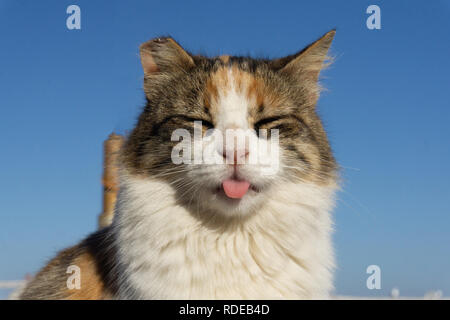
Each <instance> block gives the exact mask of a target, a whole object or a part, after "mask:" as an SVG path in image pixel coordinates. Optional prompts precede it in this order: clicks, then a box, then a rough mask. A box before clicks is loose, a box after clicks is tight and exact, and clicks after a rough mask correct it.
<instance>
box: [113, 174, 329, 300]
mask: <svg viewBox="0 0 450 320" xmlns="http://www.w3.org/2000/svg"><path fill="white" fill-rule="evenodd" d="M120 187H121V189H120V193H119V198H118V199H119V200H118V206H117V209H116V210H117V212H116V217H115V218H114V222H113V228H114V230H115V232H116V238H117V245H118V248H119V250H118V257H117V259H118V261H119V269H118V271H119V273H120V275H119V277H118V281H119V293H118V297H117V298H122V299H139V298H142V299H278V298H293V299H298V298H300V299H301V298H306V299H308V298H327V297H328V294H329V292H330V290H331V289H332V271H333V268H334V259H333V252H332V246H331V240H330V234H331V229H332V222H331V218H330V214H329V211H330V210H331V208H332V206H333V195H334V190H333V188H326V187H318V186H316V185H309V184H290V185H288V184H286V185H285V186H283V187H278V188H277V189H278V190H273V191H272V193H271V194H270V195H268V198H267V203H265V205H264V206H263V208H262V209H260V210H259V211H258V212H256V213H255V214H253V215H251V216H249V217H248V218H247V219H234V220H233V221H232V222H229V221H228V222H225V221H224V220H223V218H221V217H218V216H214V215H211V217H210V218H208V219H205V217H204V216H203V217H202V219H199V218H198V217H197V216H196V214H193V213H191V212H189V211H188V210H186V209H185V208H184V207H182V206H180V205H178V204H177V202H176V198H175V196H174V191H173V190H172V189H171V188H170V187H169V186H168V185H167V184H165V183H162V182H156V181H151V180H142V179H138V178H134V177H130V176H122V177H121V185H120ZM205 215H206V214H205Z"/></svg>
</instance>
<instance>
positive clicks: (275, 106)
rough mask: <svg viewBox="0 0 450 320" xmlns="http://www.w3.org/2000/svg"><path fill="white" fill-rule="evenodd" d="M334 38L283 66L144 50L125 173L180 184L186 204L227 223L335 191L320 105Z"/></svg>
mask: <svg viewBox="0 0 450 320" xmlns="http://www.w3.org/2000/svg"><path fill="white" fill-rule="evenodd" d="M334 34H335V32H334V30H333V31H330V32H328V33H327V34H325V35H324V36H323V37H321V38H320V39H319V40H317V41H316V42H314V43H312V44H311V45H309V46H308V47H306V48H305V49H303V50H302V51H300V52H298V53H296V54H293V55H290V56H287V57H284V58H280V59H274V60H263V59H252V58H248V57H233V56H221V57H215V58H208V57H204V56H196V55H192V54H190V53H188V52H187V51H185V50H184V49H183V48H182V47H181V46H180V45H179V44H178V43H176V42H175V41H174V40H173V39H171V38H158V39H154V40H151V41H149V42H146V43H144V44H143V45H142V46H141V48H140V52H141V62H142V66H143V69H144V74H145V78H144V91H145V94H146V97H147V105H146V107H145V109H144V111H143V112H142V114H141V115H140V117H139V120H138V123H137V125H136V127H135V128H134V130H133V131H132V133H131V134H130V136H129V138H128V139H127V142H126V144H125V147H124V151H123V155H122V162H123V166H124V167H125V168H126V170H127V172H128V173H129V174H133V175H137V176H140V177H141V178H143V179H159V180H161V181H164V182H165V183H167V184H168V185H170V186H172V187H173V188H174V190H175V191H176V195H177V197H178V200H179V201H180V203H181V204H183V205H186V206H190V207H192V208H195V209H199V210H201V211H202V212H208V211H209V212H213V213H220V214H223V215H227V216H231V215H237V214H240V215H245V214H249V213H252V212H254V211H256V210H257V208H258V207H259V206H261V205H263V204H264V201H266V199H267V198H269V197H268V196H269V195H270V194H271V192H273V191H274V188H282V187H283V186H284V185H292V183H294V184H295V183H298V184H309V185H313V186H318V187H322V186H324V187H327V186H330V185H333V184H334V183H335V180H336V174H335V171H336V163H335V160H334V158H333V155H332V152H331V149H330V146H329V143H328V140H327V137H326V134H325V131H324V129H323V127H322V123H321V121H320V119H319V117H318V116H317V113H316V110H315V107H316V103H317V99H318V97H319V91H320V87H319V85H318V83H317V80H318V77H319V73H320V71H321V69H322V68H323V67H324V65H325V64H326V63H327V61H328V59H327V51H328V49H329V47H330V45H331V42H332V39H333V37H334ZM195 121H198V123H197V124H196V125H195V124H194V122H195ZM200 121H201V122H200ZM197 129H198V130H197ZM265 129H266V130H269V131H268V132H267V135H265V134H264V131H265ZM271 129H274V130H275V131H272V130H271ZM259 130H262V131H259ZM194 131H196V132H194ZM230 132H231V135H227V134H228V133H230ZM199 133H200V134H199ZM217 133H218V134H217ZM233 133H235V136H233ZM185 134H188V135H190V137H191V139H190V140H187V137H186V136H183V135H185ZM277 134H278V141H277V140H276V137H277ZM217 137H219V138H220V137H222V139H218V138H217ZM230 137H232V138H230ZM242 137H243V139H242V140H241V139H240V138H242ZM239 141H240V142H242V143H240V142H239ZM180 146H181V148H180ZM264 148H265V152H266V153H259V152H260V150H261V149H264ZM199 150H200V153H199V154H200V158H198V155H199V154H198V153H197V154H196V155H195V152H199ZM258 150H259V151H258ZM181 153H184V154H183V155H182V160H183V161H180V157H179V156H180V154H181ZM256 154H258V155H256ZM177 156H178V157H177ZM252 156H255V157H253V158H252V159H253V160H255V159H256V162H255V161H250V158H251V157H252ZM261 156H262V158H264V159H262V158H261ZM196 157H197V158H196ZM206 158H208V159H209V161H207V160H206ZM259 158H261V159H259ZM211 159H213V161H211ZM220 159H222V160H223V161H222V163H220V161H217V160H220ZM267 159H269V161H268V162H267ZM186 160H192V161H186ZM259 160H264V161H259Z"/></svg>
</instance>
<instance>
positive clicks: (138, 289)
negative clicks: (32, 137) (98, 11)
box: [21, 30, 338, 299]
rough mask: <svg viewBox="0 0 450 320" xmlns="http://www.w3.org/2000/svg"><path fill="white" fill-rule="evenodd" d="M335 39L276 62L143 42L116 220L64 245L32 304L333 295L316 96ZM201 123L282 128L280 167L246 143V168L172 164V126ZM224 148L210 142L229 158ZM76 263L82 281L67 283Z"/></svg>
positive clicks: (327, 169)
mask: <svg viewBox="0 0 450 320" xmlns="http://www.w3.org/2000/svg"><path fill="white" fill-rule="evenodd" d="M334 34H335V31H334V30H332V31H330V32H328V33H326V34H325V35H324V36H322V37H321V38H320V39H319V40H317V41H316V42H314V43H312V44H311V45H309V46H307V47H306V48H305V49H303V50H302V51H300V52H298V53H296V54H293V55H290V56H287V57H284V58H280V59H274V60H264V59H252V58H248V57H233V56H220V57H214V58H208V57H204V56H199V55H192V54H190V53H189V52H187V51H185V50H184V49H183V48H182V47H181V46H180V45H179V44H178V43H177V42H175V41H174V40H173V39H172V38H158V39H154V40H151V41H149V42H146V43H144V44H143V45H142V46H141V47H140V54H141V62H142V66H143V70H144V75H145V77H144V91H145V95H146V98H147V104H146V106H145V108H144V110H143V112H142V114H141V115H140V117H139V119H138V122H137V125H136V127H135V128H134V130H133V131H132V132H131V134H130V135H129V137H128V138H127V140H126V142H125V145H124V147H123V149H122V151H121V157H120V178H119V180H120V182H119V186H120V189H119V194H118V201H117V205H116V209H115V216H114V220H113V222H112V225H111V226H109V227H106V228H104V229H101V230H100V231H98V232H96V233H94V234H92V235H90V236H89V237H87V238H86V239H85V240H84V241H82V242H81V243H79V244H78V245H76V246H74V247H72V248H69V249H66V250H64V251H62V252H60V253H59V254H58V255H57V257H55V258H54V259H53V260H51V261H50V262H49V263H48V265H47V266H46V267H44V268H43V269H42V270H41V271H40V272H39V273H38V274H37V275H36V276H35V278H34V279H33V280H32V281H31V282H30V283H29V284H28V286H27V287H26V289H25V290H24V292H23V293H22V296H21V297H22V299H286V298H288V299H321V298H328V297H329V294H330V290H331V289H332V273H333V268H334V258H333V250H332V244H331V232H332V219H331V216H330V214H331V213H330V212H331V210H332V207H333V204H334V200H333V199H334V193H335V190H336V189H337V186H338V178H337V165H336V162H335V159H334V157H333V155H332V152H331V149H330V146H329V143H328V140H327V136H326V133H325V131H324V129H323V126H322V124H321V121H320V119H319V117H318V115H317V113H316V103H317V99H318V97H319V92H320V87H319V84H318V77H319V73H320V71H321V70H322V68H323V67H324V66H325V65H326V64H327V62H328V61H329V58H328V56H327V52H328V49H329V47H330V45H331V42H332V39H333V37H334ZM195 121H201V132H202V134H205V135H206V132H207V130H208V129H217V130H227V129H256V130H255V131H254V133H253V136H254V137H256V140H267V139H268V136H258V132H260V131H259V130H260V129H261V130H263V129H277V130H278V133H279V140H278V141H279V144H278V149H277V152H279V157H278V158H277V159H276V160H277V161H278V162H279V166H278V167H277V168H278V170H274V171H273V172H264V171H263V166H262V165H260V164H249V163H246V162H245V158H246V157H248V156H249V154H251V153H252V152H253V151H252V149H251V148H250V147H248V148H247V146H246V145H245V146H244V149H245V150H243V152H241V155H243V157H244V162H243V163H241V164H236V163H232V164H229V163H223V164H215V163H214V164H202V163H180V164H175V163H174V161H172V160H173V159H172V156H173V149H174V147H175V146H176V144H177V141H174V140H173V139H172V135H173V132H174V131H175V130H177V129H180V128H181V129H185V130H187V131H188V132H192V130H193V128H194V122H195ZM271 132H272V131H271ZM204 143H206V142H204ZM224 145H225V147H220V148H210V149H209V150H211V151H210V152H213V153H218V154H219V155H220V156H223V157H224V159H227V157H228V155H229V153H228V150H227V145H228V141H225V144H224ZM225 151H226V152H225ZM238 151H242V150H237V147H236V149H234V150H232V155H233V156H234V157H235V158H236V154H237V152H238ZM272 151H273V152H274V150H271V151H270V152H272ZM215 155H217V154H215ZM73 265H75V266H77V267H79V270H80V272H81V273H80V275H81V286H80V288H78V289H77V288H69V287H70V286H68V285H67V279H68V277H69V276H70V274H68V273H67V270H68V267H69V266H73Z"/></svg>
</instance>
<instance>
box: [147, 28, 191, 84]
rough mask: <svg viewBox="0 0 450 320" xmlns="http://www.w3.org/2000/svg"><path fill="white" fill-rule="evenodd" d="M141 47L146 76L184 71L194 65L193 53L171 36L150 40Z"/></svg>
mask: <svg viewBox="0 0 450 320" xmlns="http://www.w3.org/2000/svg"><path fill="white" fill-rule="evenodd" d="M139 49H140V54H141V63H142V68H143V69H144V74H145V75H146V76H150V77H151V76H154V75H158V74H165V73H171V72H179V71H182V72H183V71H187V70H189V69H190V68H192V67H193V66H194V59H192V57H191V55H190V54H189V53H188V52H186V51H185V50H184V49H183V48H182V47H181V46H180V45H179V44H178V43H177V42H175V40H173V39H172V38H170V37H166V38H156V39H153V40H150V41H148V42H145V43H143V44H142V45H141V46H140V48H139Z"/></svg>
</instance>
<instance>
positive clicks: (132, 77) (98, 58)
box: [0, 0, 450, 297]
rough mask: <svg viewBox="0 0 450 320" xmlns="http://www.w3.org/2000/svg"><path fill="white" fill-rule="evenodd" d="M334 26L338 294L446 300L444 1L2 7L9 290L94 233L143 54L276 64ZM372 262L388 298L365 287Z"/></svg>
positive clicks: (330, 109) (328, 80) (1, 242)
mask: <svg viewBox="0 0 450 320" xmlns="http://www.w3.org/2000/svg"><path fill="white" fill-rule="evenodd" d="M70 4H77V5H79V6H80V8H81V17H82V18H81V19H82V21H81V30H68V29H67V28H66V18H67V16H68V15H67V14H66V8H67V6H69V5H70ZM370 4H377V5H379V6H380V8H381V26H382V28H381V30H369V29H367V27H366V22H365V21H366V18H367V17H368V15H367V14H366V13H365V11H366V8H367V6H369V5H370ZM335 27H336V28H337V34H336V37H335V41H334V43H333V46H332V53H333V54H334V55H335V57H336V61H335V63H334V65H333V66H332V67H331V68H329V69H328V70H327V71H326V72H325V73H324V74H323V84H324V85H325V87H327V88H328V91H327V92H325V93H324V94H323V95H322V97H321V99H320V101H319V112H320V114H321V116H322V118H323V120H324V123H325V126H326V128H327V130H328V133H329V137H330V140H331V143H332V146H333V149H334V151H335V153H336V157H337V159H338V161H339V163H340V164H341V165H342V166H343V171H342V177H343V182H344V183H343V191H342V192H340V194H339V201H338V205H337V208H336V210H335V213H334V216H335V221H336V224H335V229H336V232H335V235H334V240H335V248H336V256H337V262H338V270H337V272H336V282H335V284H336V292H337V293H340V294H351V295H386V294H388V293H389V292H390V290H391V289H392V287H395V286H397V287H399V288H400V292H401V294H403V295H416V296H422V295H423V294H424V293H425V292H426V291H427V290H429V289H442V290H443V292H444V294H445V295H450V274H449V270H450V201H449V199H450V186H449V180H450V169H449V167H448V165H449V163H450V147H449V138H450V126H449V125H448V124H449V122H450V108H449V107H450V105H449V102H448V101H449V98H448V93H449V90H450V80H449V79H450V78H449V71H450V41H449V34H448V32H449V30H450V5H449V2H448V1H427V2H426V1H362V0H358V1H345V2H344V1H331V0H330V1H276V2H275V1H253V2H251V1H234V0H228V1H182V2H181V1H180V2H172V3H171V4H169V3H167V1H133V2H130V1H108V2H100V1H76V0H75V1H62V0H60V1H46V2H37V1H31V0H30V1H12V0H7V1H5V0H2V1H0V39H1V50H0V66H1V68H0V130H1V134H0V146H1V157H0V280H13V279H21V278H23V277H24V275H25V274H26V273H33V272H35V271H37V270H38V269H39V268H40V267H41V266H42V265H43V264H44V262H45V261H46V260H47V259H49V258H51V257H52V256H53V255H54V254H55V253H56V252H57V251H58V250H60V249H62V248H64V247H66V246H68V245H71V244H74V243H75V242H76V241H78V240H80V239H82V238H83V237H84V236H85V235H87V234H88V233H89V232H91V231H94V230H95V229H96V223H97V216H98V214H99V213H100V211H101V186H100V179H101V171H102V142H103V140H104V139H105V138H106V137H107V136H108V134H109V133H111V132H112V131H116V132H121V133H123V132H127V130H129V129H130V128H132V126H133V123H134V121H135V119H136V117H137V115H138V114H139V111H140V109H141V108H142V106H143V103H144V95H143V93H142V90H141V87H142V76H143V75H142V71H141V67H140V62H139V57H138V46H139V44H140V43H142V42H144V41H146V40H148V39H150V38H152V37H155V36H159V35H167V34H170V35H172V36H174V37H175V39H177V40H178V41H179V42H181V44H182V45H183V46H184V47H185V48H187V49H189V50H190V51H192V52H194V53H203V54H208V55H216V54H224V53H227V54H245V55H247V54H252V55H256V56H260V57H271V58H272V57H279V56H283V55H287V54H290V53H294V52H296V51H298V50H300V49H302V48H303V47H304V46H305V45H307V44H308V43H310V42H312V41H314V40H315V39H316V38H318V37H319V36H320V35H322V34H323V33H325V32H326V31H328V30H330V29H331V28H335ZM371 264H376V265H379V266H380V268H381V273H382V274H381V285H382V289H381V290H368V289H367V288H366V278H367V277H368V275H367V274H366V268H367V266H369V265H371ZM1 294H3V296H4V295H5V294H6V293H4V292H3V293H2V291H0V297H1Z"/></svg>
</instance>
